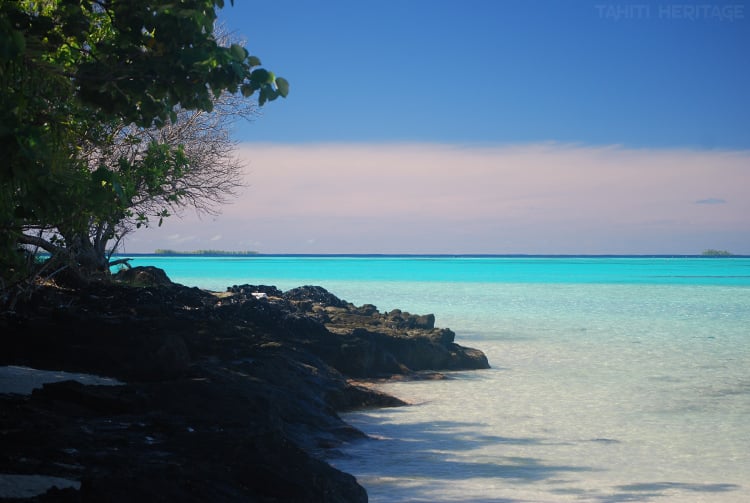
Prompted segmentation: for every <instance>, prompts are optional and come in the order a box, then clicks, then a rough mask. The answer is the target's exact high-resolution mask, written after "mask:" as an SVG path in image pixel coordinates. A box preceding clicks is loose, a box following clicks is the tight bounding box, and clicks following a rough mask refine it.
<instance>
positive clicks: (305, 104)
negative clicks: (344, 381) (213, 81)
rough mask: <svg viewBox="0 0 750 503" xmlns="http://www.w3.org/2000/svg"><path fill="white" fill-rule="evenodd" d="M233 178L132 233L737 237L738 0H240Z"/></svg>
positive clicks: (309, 249) (594, 240)
mask: <svg viewBox="0 0 750 503" xmlns="http://www.w3.org/2000/svg"><path fill="white" fill-rule="evenodd" d="M235 4H236V5H235V6H234V7H231V6H229V4H228V3H227V7H226V8H225V9H224V11H223V12H221V14H220V19H221V20H222V21H223V22H224V23H225V24H226V27H227V28H228V29H229V31H231V32H234V33H235V35H236V36H237V37H239V38H243V39H244V40H245V42H246V45H247V47H248V49H249V50H250V51H251V52H252V53H253V54H256V55H258V56H259V57H260V58H261V60H262V61H263V63H264V64H265V65H266V66H267V67H268V68H269V69H271V70H273V71H274V72H276V73H277V74H278V75H280V76H283V77H285V78H287V79H288V80H289V81H290V83H291V93H290V95H289V97H288V99H286V100H278V101H276V102H273V103H270V104H269V105H267V106H265V107H264V108H263V110H262V114H261V116H260V117H258V118H257V120H255V121H253V122H251V123H243V124H242V125H240V126H239V127H238V128H237V129H236V131H235V136H236V138H237V139H238V140H240V141H241V142H242V143H241V145H240V148H239V150H238V155H239V156H240V157H241V159H242V160H243V162H245V165H246V173H245V183H246V184H247V188H246V190H245V191H244V192H243V193H242V195H241V196H240V197H239V198H238V199H237V200H236V201H235V202H234V203H233V204H230V205H228V206H226V207H225V208H224V210H223V213H222V214H221V215H220V216H218V217H207V216H203V217H199V216H196V215H194V214H193V213H191V212H190V211H187V212H185V214H184V215H183V218H182V219H178V218H171V219H168V220H167V222H166V223H165V224H164V226H163V227H161V228H156V229H148V230H145V231H139V232H137V233H135V234H134V235H133V236H131V237H130V238H129V239H128V240H127V242H126V247H125V249H126V251H131V252H137V251H143V252H148V251H152V250H153V249H155V248H170V249H177V250H196V249H225V250H256V251H259V252H262V253H448V254H457V253H498V254H502V253H529V254H534V253H539V254H546V253H561V254H610V253H612V254H618V253H622V254H639V253H640V254H651V253H664V254H670V253H675V254H693V253H701V252H702V251H703V250H705V249H708V248H716V249H726V250H729V251H731V252H734V253H738V254H750V219H748V217H747V215H750V197H748V193H749V192H750V92H749V91H748V90H749V89H750V50H748V48H750V5H747V3H746V2H740V1H735V2H731V1H729V2H718V1H704V0H701V1H700V2H661V1H657V2H638V3H632V2H630V3H628V2H607V1H603V0H602V1H593V2H590V1H534V0H522V1H503V0H465V1H461V2H458V1H455V0H454V1H442V0H398V1H396V0H378V1H355V0H348V1H339V0H317V1H312V0H310V1H300V0H288V1H285V2H248V1H246V0H235Z"/></svg>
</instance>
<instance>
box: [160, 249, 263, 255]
mask: <svg viewBox="0 0 750 503" xmlns="http://www.w3.org/2000/svg"><path fill="white" fill-rule="evenodd" d="M257 254H258V252H256V251H247V250H246V251H225V250H193V251H176V250H162V249H161V248H157V249H156V250H154V255H191V256H192V255H211V256H214V257H222V256H246V255H257Z"/></svg>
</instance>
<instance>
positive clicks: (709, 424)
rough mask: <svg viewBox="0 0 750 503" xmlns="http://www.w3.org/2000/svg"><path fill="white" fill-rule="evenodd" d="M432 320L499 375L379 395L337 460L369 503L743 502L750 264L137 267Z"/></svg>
mask: <svg viewBox="0 0 750 503" xmlns="http://www.w3.org/2000/svg"><path fill="white" fill-rule="evenodd" d="M133 265H156V266H159V267H162V268H164V269H165V270H166V271H167V273H168V274H169V275H170V277H172V278H173V279H174V280H175V281H179V282H182V283H184V284H188V285H195V286H200V287H202V288H209V289H215V290H223V289H224V288H225V287H226V286H228V285H231V284H241V283H251V284H274V285H277V286H279V287H280V288H282V289H288V288H291V287H294V286H299V285H302V284H319V285H322V286H324V287H325V288H327V289H328V290H330V291H331V292H333V293H335V294H336V295H338V296H339V297H342V298H344V299H346V300H349V301H350V302H353V303H355V304H364V303H372V304H375V305H377V306H378V308H380V309H381V310H390V309H393V308H399V309H402V310H406V311H410V312H413V313H419V314H426V313H434V314H435V315H436V318H437V322H436V324H437V325H438V326H443V327H450V328H452V329H453V330H454V331H455V332H456V334H457V342H458V343H460V344H463V345H466V346H472V347H477V348H479V349H482V350H483V351H484V352H485V353H486V354H487V356H488V358H489V361H490V364H491V365H492V369H490V370H483V371H474V372H456V373H451V374H449V377H450V378H449V379H447V380H443V381H423V382H418V381H417V382H394V383H389V384H384V385H382V386H381V389H383V390H384V391H386V392H388V393H391V394H393V395H396V396H398V397H400V398H402V399H404V400H406V401H408V402H410V403H411V404H413V405H411V406H409V407H403V408H397V409H379V410H368V411H360V412H355V413H350V414H346V415H345V416H344V418H345V419H346V420H347V421H348V422H350V423H351V424H353V425H354V426H356V427H358V428H359V429H361V430H363V431H364V432H366V433H367V434H368V435H370V436H371V437H372V439H371V440H362V441H358V442H355V443H352V444H349V445H345V446H343V447H342V448H341V449H339V450H338V451H337V452H335V453H333V454H332V455H331V459H330V460H329V461H330V462H331V463H332V464H334V465H335V466H337V467H338V468H340V469H342V470H344V471H347V472H349V473H352V474H353V475H355V476H356V477H357V479H358V480H359V482H360V483H361V484H362V485H363V486H364V487H365V488H366V489H367V491H368V493H369V496H370V501H372V502H558V501H576V502H602V503H603V502H624V501H654V502H678V501H679V502H746V501H750V259H745V258H726V259H724V258H721V259H707V258H590V257H580V258H573V257H569V258H533V257H528V258H526V257H524V258H518V257H516V258H507V257H506V258H487V257H485V258H461V257H459V258H448V257H442V258H440V257H429V258H416V257H396V258H392V257H369V258H368V257H358V258H352V257H266V256H259V257H251V258H192V257H139V258H137V259H136V260H135V261H134V262H133Z"/></svg>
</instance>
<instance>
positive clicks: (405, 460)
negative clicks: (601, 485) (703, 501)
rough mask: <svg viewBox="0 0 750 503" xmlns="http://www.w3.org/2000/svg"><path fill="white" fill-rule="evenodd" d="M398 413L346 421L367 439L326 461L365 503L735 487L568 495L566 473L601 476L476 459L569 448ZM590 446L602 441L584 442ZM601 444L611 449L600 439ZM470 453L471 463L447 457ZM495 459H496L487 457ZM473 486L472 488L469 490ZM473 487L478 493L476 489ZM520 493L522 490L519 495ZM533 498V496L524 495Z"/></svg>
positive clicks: (509, 459)
mask: <svg viewBox="0 0 750 503" xmlns="http://www.w3.org/2000/svg"><path fill="white" fill-rule="evenodd" d="M404 410H405V409H390V410H389V411H388V412H387V414H380V413H379V412H378V411H369V412H360V413H354V414H350V415H348V416H347V417H346V421H347V422H349V423H350V424H352V425H353V426H355V427H358V428H361V429H363V430H364V431H366V433H368V435H370V436H371V437H372V438H370V439H366V440H361V441H357V442H355V443H354V444H352V445H350V446H348V447H347V449H346V452H345V453H342V452H340V453H338V454H337V455H336V456H334V457H333V459H331V460H330V461H331V462H332V464H333V465H335V466H336V467H337V468H340V469H342V470H344V471H346V472H348V473H351V474H353V475H355V476H356V477H357V478H358V479H359V481H360V483H362V484H363V485H364V486H365V488H366V489H367V491H368V493H369V494H370V500H371V501H402V502H405V501H408V502H411V503H422V502H436V501H442V502H458V501H460V502H462V503H490V502H493V503H530V502H531V501H538V499H518V498H512V497H511V498H508V497H505V498H504V497H503V496H502V495H503V493H505V494H508V493H513V492H516V491H515V489H523V487H522V486H523V485H528V484H546V485H547V487H546V490H544V489H542V490H541V492H543V493H544V492H546V494H547V496H546V498H545V499H548V500H550V501H554V499H555V497H556V495H557V496H558V497H559V496H562V495H567V496H576V499H577V500H579V501H582V502H586V501H588V502H595V503H621V502H627V501H652V500H655V499H658V498H660V497H664V496H677V495H679V494H681V493H682V494H683V495H684V499H685V500H690V499H691V497H690V493H693V496H692V498H695V494H696V493H701V492H702V493H720V492H729V491H733V490H737V489H739V488H740V486H738V485H735V484H697V483H682V482H648V483H645V482H644V483H633V484H627V485H619V486H613V487H611V488H610V489H609V490H606V489H600V490H592V489H584V488H576V487H575V485H577V484H576V481H575V479H577V477H575V476H573V474H581V473H587V472H588V473H592V472H597V471H601V470H599V469H597V468H595V467H591V466H585V465H555V464H547V463H545V462H544V460H543V459H540V458H535V457H514V456H497V455H494V454H493V455H491V456H490V455H488V454H484V453H483V447H485V446H488V445H493V446H494V445H496V444H506V445H509V446H510V445H524V446H537V445H538V446H544V445H573V444H565V443H555V442H551V441H549V439H544V438H529V437H505V436H499V435H487V434H484V433H482V431H484V428H483V425H481V424H477V423H470V422H460V421H447V420H436V421H428V422H417V423H400V422H397V421H396V422H394V420H393V416H394V414H395V415H398V414H400V413H401V412H403V411H404ZM590 441H602V439H592V440H590ZM607 443H613V444H614V443H617V441H615V440H610V439H607ZM468 451H476V455H474V456H471V457H460V456H455V455H452V453H457V452H458V453H461V452H463V453H466V452H468ZM495 452H497V451H496V450H495ZM469 479H477V480H478V482H477V484H478V485H477V486H476V489H477V490H478V491H479V492H481V494H480V495H479V496H478V495H477V492H478V491H472V494H464V495H461V494H457V493H456V487H455V486H456V484H455V482H456V481H462V480H469ZM472 485H474V484H472ZM480 488H481V489H480ZM523 492H525V491H523ZM532 492H534V493H536V494H537V497H538V495H539V493H540V491H539V490H532Z"/></svg>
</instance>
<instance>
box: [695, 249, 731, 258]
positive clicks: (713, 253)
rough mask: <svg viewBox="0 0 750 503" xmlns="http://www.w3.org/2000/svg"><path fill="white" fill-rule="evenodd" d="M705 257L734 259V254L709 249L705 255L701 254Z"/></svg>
mask: <svg viewBox="0 0 750 503" xmlns="http://www.w3.org/2000/svg"><path fill="white" fill-rule="evenodd" d="M701 255H702V256H704V257H733V256H734V253H730V252H728V251H726V250H714V249H712V248H709V249H708V250H705V251H704V252H703V253H701Z"/></svg>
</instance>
